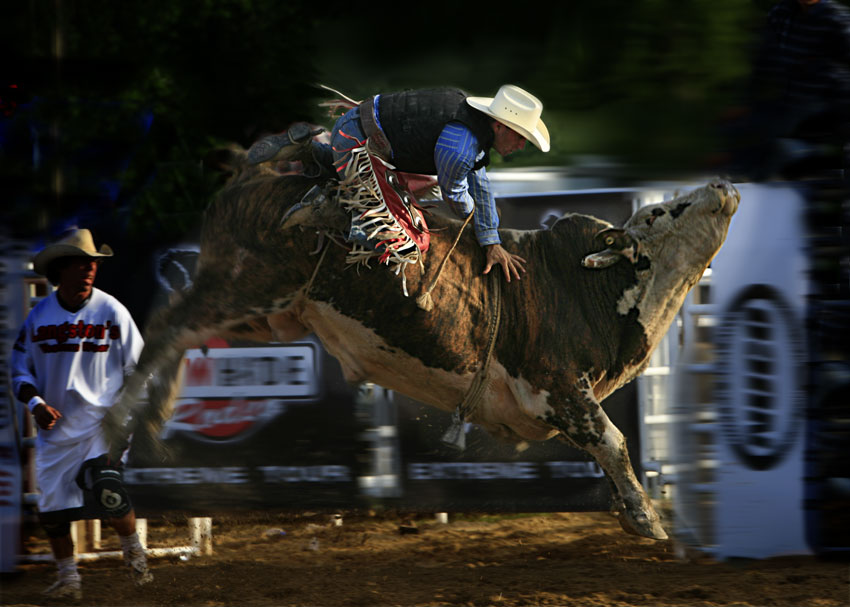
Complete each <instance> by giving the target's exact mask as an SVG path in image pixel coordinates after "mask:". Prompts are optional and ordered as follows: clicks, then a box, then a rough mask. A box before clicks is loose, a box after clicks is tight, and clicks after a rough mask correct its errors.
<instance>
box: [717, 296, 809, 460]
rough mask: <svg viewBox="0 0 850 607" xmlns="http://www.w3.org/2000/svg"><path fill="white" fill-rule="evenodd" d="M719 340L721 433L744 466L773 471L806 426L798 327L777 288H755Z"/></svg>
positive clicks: (740, 301) (730, 313)
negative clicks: (803, 426)
mask: <svg viewBox="0 0 850 607" xmlns="http://www.w3.org/2000/svg"><path fill="white" fill-rule="evenodd" d="M716 335H717V337H716V340H715V343H716V346H717V350H716V354H717V368H718V378H717V384H716V386H717V391H716V397H717V404H718V410H719V414H720V423H721V430H722V434H723V436H724V438H725V439H726V441H727V442H728V443H729V445H730V446H731V447H732V450H733V451H734V452H735V454H736V455H737V456H738V458H739V459H740V461H741V462H742V463H743V464H744V465H746V466H747V467H749V468H751V469H753V470H768V469H770V468H773V467H775V466H776V465H777V464H778V463H779V462H780V461H782V459H783V458H784V457H785V455H786V454H787V453H788V452H789V451H790V450H791V448H792V447H793V445H794V441H795V440H796V437H797V435H798V434H799V430H800V425H801V423H802V421H803V415H802V413H803V409H804V403H805V400H804V399H805V390H804V388H805V377H806V376H805V356H804V354H805V344H804V343H803V339H802V331H801V329H800V326H799V322H798V320H797V318H796V316H795V315H794V312H793V310H792V309H791V306H790V305H789V304H788V303H787V302H786V301H785V299H784V298H783V297H782V294H781V293H779V292H778V291H777V290H776V289H774V288H773V287H770V286H767V285H752V286H750V287H748V288H746V289H744V290H743V291H742V292H741V293H740V294H739V295H738V296H737V297H736V298H735V299H734V301H733V302H732V304H731V305H730V306H729V307H728V308H727V310H726V312H725V314H724V315H723V317H722V320H721V323H720V325H719V326H718V327H717V334H716Z"/></svg>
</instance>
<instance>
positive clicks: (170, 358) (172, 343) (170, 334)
mask: <svg viewBox="0 0 850 607" xmlns="http://www.w3.org/2000/svg"><path fill="white" fill-rule="evenodd" d="M199 299H200V298H199V295H198V293H197V291H195V290H190V291H189V292H187V293H186V294H185V295H182V296H180V297H178V299H177V301H175V302H173V303H172V304H171V305H169V306H168V307H166V308H163V309H162V310H160V311H159V312H158V313H157V314H156V315H155V316H154V317H153V318H152V320H151V322H150V323H149V325H148V327H147V329H146V331H145V347H144V349H143V350H142V354H141V356H140V357H139V362H138V364H137V365H136V369H135V371H134V372H133V373H132V374H131V375H130V376H129V377H128V378H127V380H126V381H125V382H124V389H123V392H122V395H121V398H120V399H119V400H118V402H117V403H116V404H115V405H114V406H113V407H112V408H111V409H110V410H109V411H108V412H107V415H106V417H105V418H104V420H103V431H104V434H105V436H106V439H107V441H108V443H109V444H110V450H111V454H112V456H113V457H117V456H118V455H119V454H120V453H121V452H122V451H123V450H124V449H125V448H126V447H127V445H128V441H129V438H130V436H131V435H132V440H133V442H134V443H135V445H136V448H139V449H144V452H146V453H152V454H154V455H156V456H158V457H161V458H164V457H165V455H166V452H165V450H164V448H163V445H162V443H161V442H160V441H159V440H158V436H159V433H160V430H161V429H162V426H163V425H164V424H165V422H166V421H167V420H168V419H169V418H170V417H171V415H172V413H173V410H174V401H175V400H176V399H177V396H178V395H179V390H180V386H181V379H182V372H181V371H182V365H181V363H182V360H183V354H184V353H185V351H186V349H187V348H190V347H193V346H196V345H200V344H202V343H203V342H204V341H205V340H206V339H208V338H209V337H210V336H212V335H213V334H214V329H213V328H212V326H211V324H210V325H204V324H203V323H201V324H199V323H198V322H197V314H195V315H194V317H193V322H191V323H187V322H186V321H187V319H188V317H189V313H190V312H191V311H192V310H193V309H194V310H200V309H203V307H201V306H199V304H200V303H201V302H200V301H199ZM140 452H141V451H140Z"/></svg>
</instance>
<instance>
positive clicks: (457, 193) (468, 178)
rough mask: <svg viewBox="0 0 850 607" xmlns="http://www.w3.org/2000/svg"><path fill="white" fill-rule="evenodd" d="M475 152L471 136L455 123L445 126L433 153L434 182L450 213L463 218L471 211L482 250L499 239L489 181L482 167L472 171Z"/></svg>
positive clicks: (475, 142)
mask: <svg viewBox="0 0 850 607" xmlns="http://www.w3.org/2000/svg"><path fill="white" fill-rule="evenodd" d="M480 154H483V152H481V153H479V152H478V140H477V139H476V138H475V135H473V134H472V132H471V131H470V130H469V129H468V128H467V127H466V126H464V125H463V124H461V123H459V122H449V123H448V124H447V125H446V126H445V128H444V129H443V132H442V133H440V138H439V139H437V145H436V147H435V149H434V163H435V164H436V166H437V180H438V182H439V185H440V189H441V190H442V191H443V198H444V199H445V201H446V203H448V205H449V208H450V209H451V210H452V212H453V213H454V214H455V215H457V216H459V217H466V216H467V215H469V213H470V212H471V211H472V209H473V207H474V208H475V215H473V216H472V223H473V225H474V227H475V237H476V238H477V239H478V243H479V244H480V245H481V246H482V247H483V246H486V245H491V244H499V243H501V242H502V240H501V238H499V232H498V231H497V229H498V227H499V215H498V214H497V213H496V199H495V198H494V197H493V193H492V192H491V191H490V180H489V179H488V177H487V171H486V170H485V169H484V167H481V168H480V169H478V170H477V171H476V170H473V168H472V167H473V166H474V165H475V161H476V160H477V159H478V157H479V156H480Z"/></svg>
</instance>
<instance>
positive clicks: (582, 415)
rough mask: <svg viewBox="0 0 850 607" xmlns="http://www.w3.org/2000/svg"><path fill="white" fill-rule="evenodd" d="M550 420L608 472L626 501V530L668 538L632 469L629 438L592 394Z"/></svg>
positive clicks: (623, 518) (582, 395)
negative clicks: (609, 417) (628, 447)
mask: <svg viewBox="0 0 850 607" xmlns="http://www.w3.org/2000/svg"><path fill="white" fill-rule="evenodd" d="M547 421H548V422H549V423H551V424H552V425H553V426H554V427H556V428H557V429H559V430H560V431H561V432H562V433H563V434H564V435H565V436H566V437H567V438H568V439H569V440H570V441H571V442H572V443H573V444H575V445H576V446H578V447H580V448H581V449H584V450H585V451H587V452H588V453H590V454H591V455H592V456H593V458H594V459H595V460H596V462H597V463H598V464H599V465H600V466H601V467H602V469H603V470H604V471H605V472H606V474H607V475H608V477H609V479H610V480H611V481H612V482H613V484H614V485H615V487H616V493H617V494H619V496H618V497H619V499H621V500H622V504H623V508H622V510H621V511H620V514H619V520H620V525H621V526H622V527H623V529H625V530H626V531H628V532H629V533H634V534H636V535H642V536H644V537H651V538H654V539H657V540H663V539H667V534H666V533H665V531H664V528H663V527H662V526H661V521H660V519H659V517H658V514H657V513H656V512H655V509H654V508H653V507H652V503H651V502H650V501H649V498H648V497H647V495H646V492H645V491H644V490H643V487H641V485H640V483H639V482H638V480H637V478H636V477H635V473H634V471H633V470H632V463H631V460H630V459H629V453H628V450H627V448H626V438H625V437H624V436H623V434H622V432H620V430H619V429H618V428H617V427H616V426H615V425H614V424H613V423H611V420H610V419H608V416H607V415H606V414H605V411H603V410H602V407H601V406H600V405H599V403H598V402H596V399H595V398H593V396H592V395H588V394H586V393H579V394H577V395H576V396H575V398H574V399H571V401H570V402H569V403H568V404H567V405H565V406H563V407H556V410H555V412H554V413H552V414H551V416H550V417H549V418H548V419H547ZM615 497H617V496H616V495H615Z"/></svg>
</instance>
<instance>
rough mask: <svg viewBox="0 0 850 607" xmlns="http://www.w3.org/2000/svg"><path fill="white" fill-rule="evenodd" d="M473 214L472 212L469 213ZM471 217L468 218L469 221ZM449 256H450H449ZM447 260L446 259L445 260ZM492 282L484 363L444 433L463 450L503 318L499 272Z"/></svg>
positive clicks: (449, 440) (457, 447) (450, 442)
mask: <svg viewBox="0 0 850 607" xmlns="http://www.w3.org/2000/svg"><path fill="white" fill-rule="evenodd" d="M469 216H470V217H471V216H472V213H470V215H469ZM468 220H469V218H467V221H468ZM447 257H448V256H447ZM444 261H445V260H444ZM490 282H491V283H493V310H492V314H491V315H490V326H489V335H488V338H487V351H486V353H485V355H484V364H483V365H481V368H480V369H479V370H478V373H476V375H475V377H474V378H472V383H471V384H470V386H469V390H467V392H466V396H464V398H463V401H461V403H460V404H459V405H458V406H457V408H456V409H455V410H454V413H452V423H451V426H449V429H448V430H447V431H446V433H445V434H443V438H442V440H443V442H444V443H446V444H447V445H449V446H451V447H454V448H456V449H457V450H459V451H463V450H464V449H465V448H466V434H465V433H464V431H463V424H464V422H466V420H467V418H468V417H469V416H470V415H472V414H473V413H474V412H475V410H476V409H477V408H478V404H479V403H480V402H481V395H482V394H483V392H484V387H485V386H486V382H487V374H488V373H489V371H490V359H491V358H492V357H493V348H494V346H495V345H496V336H497V335H498V333H499V324H500V323H501V319H502V289H501V288H500V287H499V284H500V283H499V277H498V273H496V272H494V273H492V274H490Z"/></svg>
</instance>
